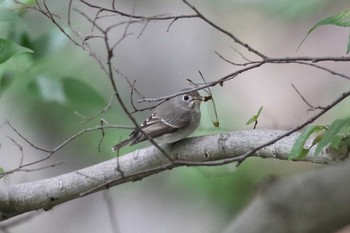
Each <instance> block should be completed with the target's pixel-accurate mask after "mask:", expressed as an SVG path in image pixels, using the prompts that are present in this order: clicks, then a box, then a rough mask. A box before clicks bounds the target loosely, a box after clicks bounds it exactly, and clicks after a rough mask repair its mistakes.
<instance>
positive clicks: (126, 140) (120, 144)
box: [112, 138, 131, 152]
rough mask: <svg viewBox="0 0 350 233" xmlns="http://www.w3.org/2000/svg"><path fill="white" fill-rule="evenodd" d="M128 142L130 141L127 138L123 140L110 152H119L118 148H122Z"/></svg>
mask: <svg viewBox="0 0 350 233" xmlns="http://www.w3.org/2000/svg"><path fill="white" fill-rule="evenodd" d="M130 141H131V139H130V138H128V139H125V140H124V141H121V142H119V143H118V144H116V145H114V146H112V151H113V152H116V151H118V150H120V148H122V147H123V146H126V145H127V144H129V143H130Z"/></svg>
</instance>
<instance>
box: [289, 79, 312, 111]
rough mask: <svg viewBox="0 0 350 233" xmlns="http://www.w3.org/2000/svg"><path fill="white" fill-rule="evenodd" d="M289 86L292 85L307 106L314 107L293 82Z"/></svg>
mask: <svg viewBox="0 0 350 233" xmlns="http://www.w3.org/2000/svg"><path fill="white" fill-rule="evenodd" d="M291 86H292V87H293V89H294V91H295V92H296V93H297V94H298V95H299V97H300V98H301V99H302V100H303V102H304V103H305V104H306V105H307V106H309V108H310V109H315V107H314V106H312V105H311V104H310V103H309V102H308V101H307V100H306V98H305V97H304V96H303V95H302V94H301V93H300V91H299V90H298V89H297V88H296V86H295V85H294V84H291Z"/></svg>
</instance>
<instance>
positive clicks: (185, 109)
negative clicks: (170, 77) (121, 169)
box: [112, 89, 203, 151]
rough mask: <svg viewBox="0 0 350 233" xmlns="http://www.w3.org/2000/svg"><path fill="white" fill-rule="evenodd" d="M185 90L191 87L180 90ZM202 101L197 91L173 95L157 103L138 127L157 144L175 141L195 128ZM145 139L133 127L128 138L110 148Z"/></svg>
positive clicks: (199, 116) (117, 148) (118, 147)
mask: <svg viewBox="0 0 350 233" xmlns="http://www.w3.org/2000/svg"><path fill="white" fill-rule="evenodd" d="M187 90H191V89H183V90H181V91H187ZM202 101H203V97H202V96H201V95H199V93H198V91H191V92H189V93H186V94H183V95H179V96H176V97H173V98H171V99H169V100H167V101H165V102H163V103H161V104H160V105H158V106H157V107H156V108H155V109H154V111H153V113H152V114H151V116H150V117H148V118H147V119H146V120H145V121H144V122H143V123H142V124H141V125H140V128H141V129H142V130H143V131H144V132H145V133H146V134H147V135H148V136H150V137H151V138H153V139H154V140H155V141H156V142H157V143H159V144H163V143H173V142H177V141H179V140H181V139H183V138H185V137H187V136H188V135H190V134H191V133H192V132H193V131H195V130H196V129H197V127H198V125H199V122H200V119H201V112H200V104H201V102H202ZM145 140H147V137H146V136H145V135H143V134H142V133H141V132H140V131H139V130H138V129H135V130H134V131H133V132H131V134H130V135H129V138H128V139H126V140H124V141H122V142H120V143H118V144H116V145H114V146H113V147H112V150H113V151H118V150H119V149H120V148H121V147H123V146H125V145H127V144H130V145H134V144H137V143H139V142H143V141H145Z"/></svg>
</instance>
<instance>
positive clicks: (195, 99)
mask: <svg viewBox="0 0 350 233" xmlns="http://www.w3.org/2000/svg"><path fill="white" fill-rule="evenodd" d="M193 101H194V102H195V103H201V102H202V101H204V97H203V96H198V97H195V98H193Z"/></svg>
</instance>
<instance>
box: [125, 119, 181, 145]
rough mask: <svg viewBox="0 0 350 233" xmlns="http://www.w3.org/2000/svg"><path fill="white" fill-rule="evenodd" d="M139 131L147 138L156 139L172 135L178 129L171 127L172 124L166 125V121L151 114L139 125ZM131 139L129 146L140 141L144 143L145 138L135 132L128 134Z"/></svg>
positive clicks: (137, 131)
mask: <svg viewBox="0 0 350 233" xmlns="http://www.w3.org/2000/svg"><path fill="white" fill-rule="evenodd" d="M140 127H141V129H142V130H143V132H145V133H146V134H147V135H148V136H150V137H152V138H157V137H159V136H162V135H164V134H168V133H172V132H175V131H177V130H178V128H179V127H176V125H173V124H172V123H168V121H166V120H164V119H160V118H158V117H157V116H156V114H152V115H151V116H150V117H149V118H147V119H146V120H145V121H144V122H143V123H142V124H141V125H140ZM130 137H131V138H132V141H131V144H130V145H133V144H136V143H139V142H142V141H145V140H146V139H147V137H146V136H145V135H143V133H141V132H140V131H139V130H135V131H133V132H132V133H131V134H130Z"/></svg>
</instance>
